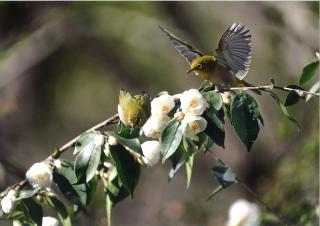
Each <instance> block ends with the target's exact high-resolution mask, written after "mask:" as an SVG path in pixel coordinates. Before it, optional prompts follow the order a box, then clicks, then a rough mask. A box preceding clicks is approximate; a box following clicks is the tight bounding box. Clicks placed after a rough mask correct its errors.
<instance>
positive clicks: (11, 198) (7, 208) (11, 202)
mask: <svg viewBox="0 0 320 226" xmlns="http://www.w3.org/2000/svg"><path fill="white" fill-rule="evenodd" d="M15 201H16V192H15V191H14V190H10V191H9V192H8V194H7V195H6V196H4V197H3V198H2V199H1V209H2V211H3V212H4V213H6V214H9V213H11V212H12V211H13V210H14V207H15Z"/></svg>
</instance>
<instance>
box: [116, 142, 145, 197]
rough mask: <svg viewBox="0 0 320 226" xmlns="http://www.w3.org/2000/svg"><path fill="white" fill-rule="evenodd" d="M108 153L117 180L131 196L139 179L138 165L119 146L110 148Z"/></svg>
mask: <svg viewBox="0 0 320 226" xmlns="http://www.w3.org/2000/svg"><path fill="white" fill-rule="evenodd" d="M110 153H111V156H112V158H113V160H114V161H115V164H116V169H117V172H118V175H119V179H120V181H121V183H122V184H123V186H124V187H125V189H126V190H127V191H128V192H129V193H130V194H131V196H133V191H134V189H135V187H136V185H137V183H138V180H139V177H140V165H139V163H137V162H136V161H135V159H134V158H133V156H132V155H131V154H130V153H129V152H128V151H127V150H126V149H125V148H124V147H123V146H122V145H120V144H118V145H116V146H110Z"/></svg>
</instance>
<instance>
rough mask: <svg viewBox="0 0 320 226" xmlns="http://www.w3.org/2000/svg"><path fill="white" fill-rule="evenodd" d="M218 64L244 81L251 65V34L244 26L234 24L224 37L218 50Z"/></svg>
mask: <svg viewBox="0 0 320 226" xmlns="http://www.w3.org/2000/svg"><path fill="white" fill-rule="evenodd" d="M217 63H218V64H219V65H221V66H223V67H225V68H227V69H228V70H229V71H230V72H231V73H233V74H234V75H236V76H237V78H238V79H240V80H242V79H243V78H244V77H245V76H246V75H247V73H248V71H249V66H250V63H251V34H250V31H249V30H248V29H247V28H246V27H245V26H243V25H241V24H237V23H234V24H232V25H231V26H230V27H229V28H228V29H227V30H226V31H225V32H224V34H223V35H222V37H221V39H220V41H219V45H218V49H217Z"/></svg>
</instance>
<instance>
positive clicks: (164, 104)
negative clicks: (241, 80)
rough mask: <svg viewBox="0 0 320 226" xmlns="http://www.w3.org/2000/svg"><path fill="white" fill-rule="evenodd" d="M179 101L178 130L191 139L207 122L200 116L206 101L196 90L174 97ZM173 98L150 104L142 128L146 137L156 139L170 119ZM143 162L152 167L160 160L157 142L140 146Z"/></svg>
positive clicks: (161, 99)
mask: <svg viewBox="0 0 320 226" xmlns="http://www.w3.org/2000/svg"><path fill="white" fill-rule="evenodd" d="M175 97H176V98H178V99H180V102H181V108H180V110H179V111H178V112H177V113H176V114H175V116H174V117H175V118H176V119H177V120H179V121H181V126H180V130H181V132H182V134H183V135H184V136H185V137H189V138H191V137H193V136H195V135H197V134H198V133H200V132H202V131H204V130H205V128H206V127H207V121H206V120H205V119H204V118H203V117H202V116H201V115H202V114H203V112H204V111H205V110H206V109H207V108H208V103H207V101H206V100H205V99H204V98H203V96H202V95H201V93H200V92H199V91H198V90H196V89H190V90H187V91H185V92H183V93H182V94H178V95H175ZM174 107H175V101H174V98H173V96H170V95H168V94H164V95H161V96H159V97H156V98H154V99H153V100H152V102H151V117H150V118H149V119H148V120H147V122H146V123H145V124H144V126H143V128H142V129H143V133H144V135H145V136H146V137H149V138H153V139H158V138H160V136H161V132H162V130H163V128H164V127H165V126H166V124H167V123H168V121H169V120H170V117H169V116H168V114H169V113H170V112H171V111H172V110H173V109H174ZM142 151H143V154H144V156H145V162H146V163H147V164H148V165H150V166H154V165H155V164H156V163H158V161H159V159H160V144H159V142H158V141H146V142H145V143H143V144H142Z"/></svg>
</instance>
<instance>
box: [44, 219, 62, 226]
mask: <svg viewBox="0 0 320 226" xmlns="http://www.w3.org/2000/svg"><path fill="white" fill-rule="evenodd" d="M42 226H59V221H58V220H57V219H56V218H54V217H43V218H42Z"/></svg>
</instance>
